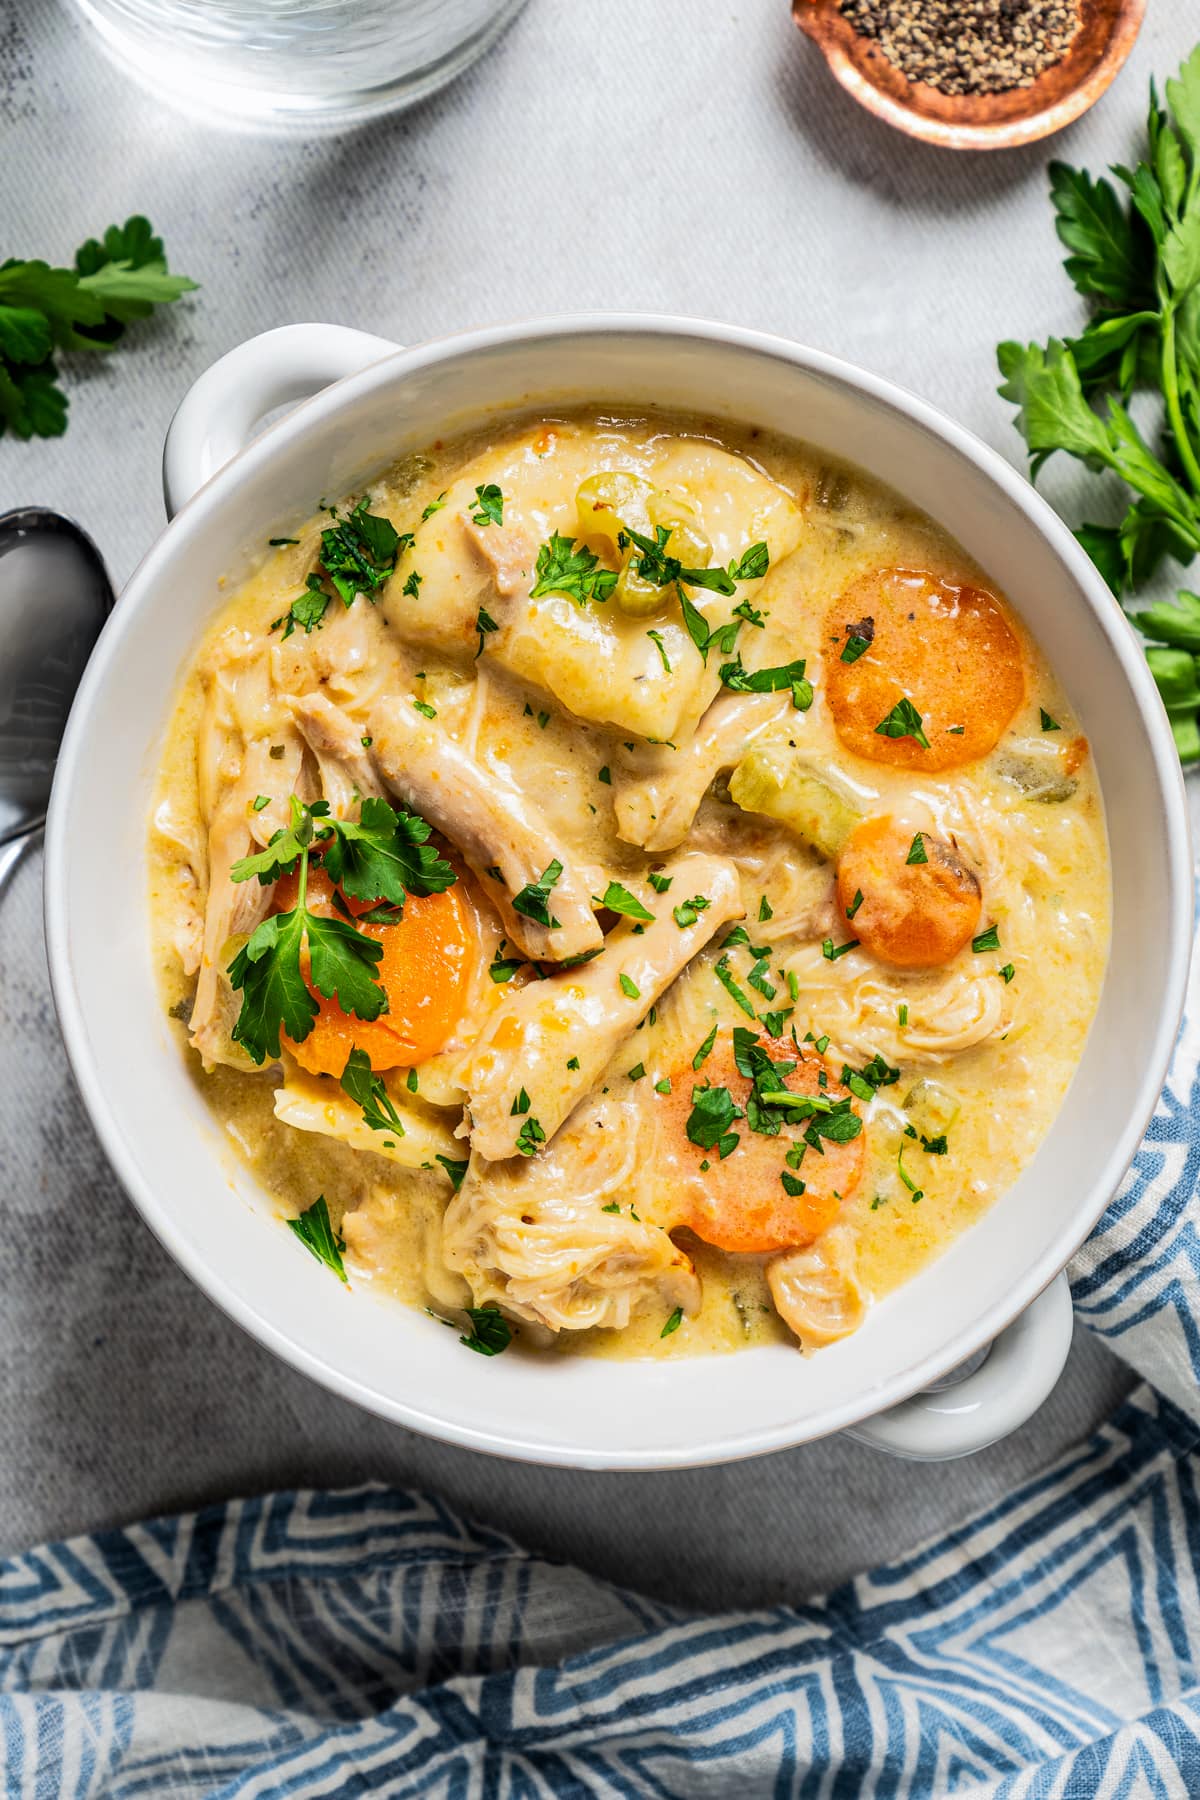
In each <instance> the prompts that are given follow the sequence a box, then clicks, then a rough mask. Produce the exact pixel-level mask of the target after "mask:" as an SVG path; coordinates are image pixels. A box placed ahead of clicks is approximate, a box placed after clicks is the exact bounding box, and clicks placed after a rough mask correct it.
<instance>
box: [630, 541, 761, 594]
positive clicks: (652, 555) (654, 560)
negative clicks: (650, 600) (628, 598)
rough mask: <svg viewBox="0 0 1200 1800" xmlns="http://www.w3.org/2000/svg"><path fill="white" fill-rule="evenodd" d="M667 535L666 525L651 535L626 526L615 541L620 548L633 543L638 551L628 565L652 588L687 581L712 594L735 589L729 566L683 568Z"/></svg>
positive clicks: (729, 591)
mask: <svg viewBox="0 0 1200 1800" xmlns="http://www.w3.org/2000/svg"><path fill="white" fill-rule="evenodd" d="M670 537H671V533H670V530H669V529H668V527H667V526H665V525H658V526H656V527H655V530H654V536H653V538H648V537H644V536H643V534H642V533H641V532H640V531H634V530H633V528H632V527H631V526H629V525H625V526H623V527H622V529H621V533H620V537H619V538H618V540H617V542H618V543H619V544H621V547H622V548H624V547H625V543H629V544H632V545H633V546H634V548H635V549H636V550H638V551H639V552H640V555H639V556H637V557H633V558H631V560H630V568H631V569H632V571H633V573H634V574H635V575H640V576H641V577H642V580H643V581H648V582H649V583H650V585H651V587H673V586H674V585H675V584H676V583H678V582H686V583H687V585H688V587H700V588H708V589H710V590H711V591H712V592H713V593H714V594H732V593H734V592H736V581H735V578H734V576H733V575H731V574H730V572H729V570H728V569H720V568H717V569H705V568H685V567H684V565H683V563H681V562H680V560H679V558H678V557H677V556H671V555H669V554H668V553H667V543H668V541H669V540H670ZM622 540H624V542H623V541H622ZM755 548H757V546H755ZM746 554H747V555H749V554H750V552H749V551H747V553H746Z"/></svg>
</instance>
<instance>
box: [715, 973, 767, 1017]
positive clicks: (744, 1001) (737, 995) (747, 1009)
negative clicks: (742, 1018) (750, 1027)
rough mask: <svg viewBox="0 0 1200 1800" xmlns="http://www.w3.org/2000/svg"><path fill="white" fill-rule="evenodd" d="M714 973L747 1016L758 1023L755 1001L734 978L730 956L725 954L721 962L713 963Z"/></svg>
mask: <svg viewBox="0 0 1200 1800" xmlns="http://www.w3.org/2000/svg"><path fill="white" fill-rule="evenodd" d="M713 974H714V975H715V976H716V978H717V980H718V981H719V982H720V984H721V986H722V987H723V988H724V989H725V992H726V993H727V994H728V995H729V998H730V999H731V1000H733V1001H735V1002H736V1003H737V1005H738V1006H740V1007H741V1009H742V1011H743V1012H744V1013H745V1014H746V1016H747V1018H750V1019H753V1020H754V1022H755V1024H757V1023H758V1014H757V1013H756V1012H755V1010H754V1003H753V1002H752V1000H751V999H750V996H749V995H748V994H747V993H746V991H745V989H744V988H741V987H739V986H738V984H737V982H736V980H735V979H734V975H733V970H732V969H731V968H730V967H729V958H728V957H727V956H723V957H722V958H721V959H720V961H719V962H716V963H714V964H713Z"/></svg>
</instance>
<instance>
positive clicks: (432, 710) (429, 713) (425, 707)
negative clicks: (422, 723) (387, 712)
mask: <svg viewBox="0 0 1200 1800" xmlns="http://www.w3.org/2000/svg"><path fill="white" fill-rule="evenodd" d="M413 705H414V706H415V707H416V709H417V711H418V712H419V713H421V714H422V715H423V717H425V718H426V719H436V718H437V707H436V706H430V704H429V702H428V700H414V701H413Z"/></svg>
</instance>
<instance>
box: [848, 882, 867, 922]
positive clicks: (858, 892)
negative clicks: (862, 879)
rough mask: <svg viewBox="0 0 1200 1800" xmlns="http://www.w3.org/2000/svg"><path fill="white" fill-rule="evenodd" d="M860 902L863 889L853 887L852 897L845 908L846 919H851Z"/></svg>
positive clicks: (861, 901)
mask: <svg viewBox="0 0 1200 1800" xmlns="http://www.w3.org/2000/svg"><path fill="white" fill-rule="evenodd" d="M862 903H863V891H862V889H861V888H855V890H854V898H853V900H852V901H851V902H850V904H849V906H848V907H847V908H846V917H847V918H848V919H852V918H853V917H854V915H855V913H856V912H857V911H858V909H859V907H860V906H861V905H862Z"/></svg>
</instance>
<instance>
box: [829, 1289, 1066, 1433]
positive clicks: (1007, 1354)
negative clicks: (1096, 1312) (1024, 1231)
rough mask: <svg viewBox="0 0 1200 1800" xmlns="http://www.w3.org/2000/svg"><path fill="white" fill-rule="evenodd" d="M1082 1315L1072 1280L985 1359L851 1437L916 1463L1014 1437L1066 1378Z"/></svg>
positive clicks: (1045, 1294) (1040, 1302) (1031, 1309)
mask: <svg viewBox="0 0 1200 1800" xmlns="http://www.w3.org/2000/svg"><path fill="white" fill-rule="evenodd" d="M1074 1323H1075V1314H1074V1311H1073V1309H1072V1306H1071V1290H1070V1288H1069V1286H1068V1285H1067V1277H1066V1274H1065V1273H1063V1274H1061V1275H1058V1276H1056V1277H1055V1279H1054V1280H1053V1281H1052V1282H1051V1283H1050V1286H1049V1287H1048V1288H1045V1289H1043V1291H1042V1292H1041V1293H1040V1294H1039V1295H1038V1297H1037V1299H1036V1300H1035V1301H1034V1302H1033V1304H1032V1306H1028V1307H1026V1309H1025V1311H1024V1312H1023V1313H1022V1314H1021V1316H1020V1318H1019V1319H1014V1321H1013V1323H1012V1324H1011V1325H1010V1326H1008V1328H1007V1329H1006V1330H1004V1331H1002V1332H1001V1333H1000V1336H999V1337H998V1338H997V1339H996V1340H995V1342H994V1343H993V1344H991V1345H990V1346H989V1348H988V1349H987V1350H986V1351H985V1352H984V1353H983V1361H982V1362H980V1361H979V1360H978V1359H977V1358H973V1359H972V1361H971V1362H970V1363H966V1364H964V1365H963V1373H962V1374H961V1376H959V1375H958V1374H957V1373H956V1372H954V1371H952V1372H951V1374H950V1375H949V1376H948V1377H947V1379H946V1380H945V1381H943V1382H939V1383H937V1385H936V1386H934V1387H931V1388H926V1389H925V1391H924V1392H923V1393H920V1394H914V1395H913V1397H912V1399H911V1400H903V1401H901V1403H900V1405H899V1406H893V1407H890V1408H889V1409H888V1411H887V1412H882V1413H877V1414H876V1415H875V1417H874V1418H873V1419H865V1420H864V1421H863V1423H862V1424H861V1425H855V1426H853V1427H852V1428H851V1429H850V1430H848V1431H847V1433H846V1435H847V1437H852V1438H857V1439H858V1441H859V1443H861V1444H870V1445H872V1447H873V1448H874V1449H876V1450H886V1451H888V1452H889V1453H890V1454H891V1455H892V1456H903V1457H907V1458H908V1459H909V1460H910V1461H912V1462H948V1461H949V1460H950V1459H951V1458H952V1457H956V1456H970V1455H971V1454H972V1452H973V1451H976V1450H983V1449H985V1448H986V1447H987V1445H988V1444H994V1443H995V1442H996V1440H997V1438H1002V1437H1007V1435H1008V1433H1009V1432H1010V1431H1015V1430H1016V1428H1017V1426H1018V1425H1023V1424H1024V1423H1025V1421H1026V1419H1028V1418H1029V1417H1030V1415H1031V1414H1033V1413H1035V1412H1036V1411H1037V1409H1038V1407H1039V1406H1040V1405H1041V1404H1042V1401H1043V1400H1044V1399H1045V1398H1046V1396H1047V1395H1048V1394H1049V1393H1050V1390H1051V1389H1052V1388H1053V1386H1054V1384H1055V1382H1056V1381H1057V1380H1058V1378H1059V1376H1060V1375H1061V1374H1062V1369H1063V1364H1064V1363H1065V1362H1066V1360H1067V1352H1068V1351H1069V1350H1070V1348H1071V1331H1072V1328H1073V1326H1074Z"/></svg>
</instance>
